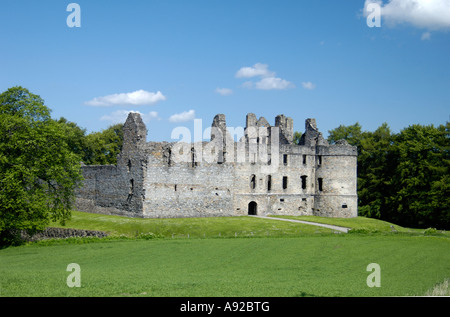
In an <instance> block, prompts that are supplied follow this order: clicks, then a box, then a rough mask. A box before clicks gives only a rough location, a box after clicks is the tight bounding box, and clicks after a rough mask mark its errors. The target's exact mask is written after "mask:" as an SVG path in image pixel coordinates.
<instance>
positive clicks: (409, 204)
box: [329, 123, 450, 229]
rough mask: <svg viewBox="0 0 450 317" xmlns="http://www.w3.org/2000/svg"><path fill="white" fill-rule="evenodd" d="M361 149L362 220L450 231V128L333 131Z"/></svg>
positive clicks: (333, 137)
mask: <svg viewBox="0 0 450 317" xmlns="http://www.w3.org/2000/svg"><path fill="white" fill-rule="evenodd" d="M329 132H330V137H329V141H330V142H331V143H332V142H334V141H336V140H338V139H341V138H344V139H346V140H347V141H348V142H349V144H352V145H356V146H358V200H359V202H358V205H359V207H358V208H359V214H360V215H362V216H367V217H373V218H378V219H383V220H387V221H391V222H394V223H398V224H400V225H404V226H410V227H421V228H426V227H435V228H440V229H448V228H450V208H449V206H450V185H449V178H450V176H449V175H450V173H449V165H450V157H449V149H450V145H449V139H450V138H449V137H450V133H449V132H450V126H449V123H447V124H446V125H445V126H444V125H440V126H439V127H437V128H436V127H434V126H422V125H412V126H410V127H408V128H405V129H403V130H402V131H401V132H400V133H398V134H393V133H392V132H391V130H390V128H389V126H388V125H387V124H386V123H384V124H382V125H381V126H380V127H379V128H377V129H376V130H375V131H374V132H367V131H364V132H362V131H361V127H360V126H359V125H358V124H355V125H353V126H347V127H346V126H339V127H338V128H337V129H335V130H332V131H329Z"/></svg>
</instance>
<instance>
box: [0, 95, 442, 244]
mask: <svg viewBox="0 0 450 317" xmlns="http://www.w3.org/2000/svg"><path fill="white" fill-rule="evenodd" d="M50 113H51V110H50V109H49V108H48V107H47V106H46V105H45V104H44V100H42V98H40V96H38V95H35V94H32V93H31V92H29V91H28V90H27V89H26V88H23V87H20V86H17V87H12V88H9V89H8V90H6V91H5V92H3V93H1V94H0V245H1V244H2V243H3V242H2V241H9V242H11V241H13V240H14V239H16V238H17V234H18V232H20V231H21V230H22V231H26V232H27V233H29V234H32V233H34V232H36V231H39V230H43V229H44V228H45V227H46V226H47V225H48V224H49V222H50V221H51V220H52V221H60V222H62V223H64V221H65V220H67V219H69V218H70V211H71V209H72V207H73V202H74V193H75V190H76V188H77V187H79V186H81V184H82V179H83V178H82V174H81V163H80V162H83V163H84V164H86V165H92V164H101V165H105V164H116V162H117V161H116V159H117V155H118V154H119V153H120V151H121V148H122V142H123V130H122V127H123V125H122V124H116V125H112V126H110V127H109V128H107V129H105V130H103V131H101V132H93V133H87V131H86V129H83V128H80V127H79V126H78V125H77V124H76V123H73V122H70V121H68V120H67V119H65V118H60V119H58V120H55V119H52V118H51V116H50ZM449 130H450V125H449V123H448V122H447V123H446V124H445V125H439V126H438V127H434V126H433V125H429V126H423V125H411V126H409V127H407V128H405V129H403V130H401V131H400V132H399V133H392V131H391V130H390V128H389V127H388V125H387V124H386V123H384V124H382V125H381V126H380V127H379V128H378V129H376V130H375V131H373V132H369V131H362V127H361V126H360V125H359V123H355V124H354V125H350V126H343V125H341V126H339V127H338V128H336V129H334V130H331V131H329V137H328V141H329V142H330V143H334V142H336V141H338V140H340V139H345V140H347V141H348V143H349V144H352V145H355V146H357V147H358V200H359V202H358V204H359V215H360V216H366V217H372V218H377V219H382V220H386V221H390V222H393V223H396V224H399V225H402V226H407V227H418V228H427V227H434V228H438V229H447V230H448V229H449V228H450V210H449V200H450V185H449V177H450V176H449V165H450V158H449V136H450V134H449V133H450V131H449ZM300 138H301V133H299V132H296V133H295V134H294V139H295V140H296V142H298V140H300Z"/></svg>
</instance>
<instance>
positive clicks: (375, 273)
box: [366, 263, 381, 287]
mask: <svg viewBox="0 0 450 317" xmlns="http://www.w3.org/2000/svg"><path fill="white" fill-rule="evenodd" d="M366 271H367V272H372V273H370V274H369V276H367V279H366V284H367V286H369V287H381V268H380V265H379V264H378V263H370V264H369V265H367V268H366Z"/></svg>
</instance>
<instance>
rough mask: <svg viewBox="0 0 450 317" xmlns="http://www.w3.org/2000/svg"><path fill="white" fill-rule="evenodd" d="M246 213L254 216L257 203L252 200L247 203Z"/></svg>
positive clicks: (256, 211)
mask: <svg viewBox="0 0 450 317" xmlns="http://www.w3.org/2000/svg"><path fill="white" fill-rule="evenodd" d="M248 214H249V215H250V216H256V215H257V214H258V204H257V203H256V202H254V201H251V202H250V203H249V204H248Z"/></svg>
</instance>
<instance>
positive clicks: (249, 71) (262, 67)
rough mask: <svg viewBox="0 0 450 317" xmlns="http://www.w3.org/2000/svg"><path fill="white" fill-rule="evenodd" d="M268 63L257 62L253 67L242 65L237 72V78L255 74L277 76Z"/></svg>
mask: <svg viewBox="0 0 450 317" xmlns="http://www.w3.org/2000/svg"><path fill="white" fill-rule="evenodd" d="M268 67H269V66H268V65H266V64H261V63H256V64H255V65H253V66H252V67H242V68H241V69H239V70H238V71H237V73H236V75H235V76H236V77H237V78H250V77H255V76H262V77H272V76H275V73H274V72H271V71H269V69H268Z"/></svg>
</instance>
